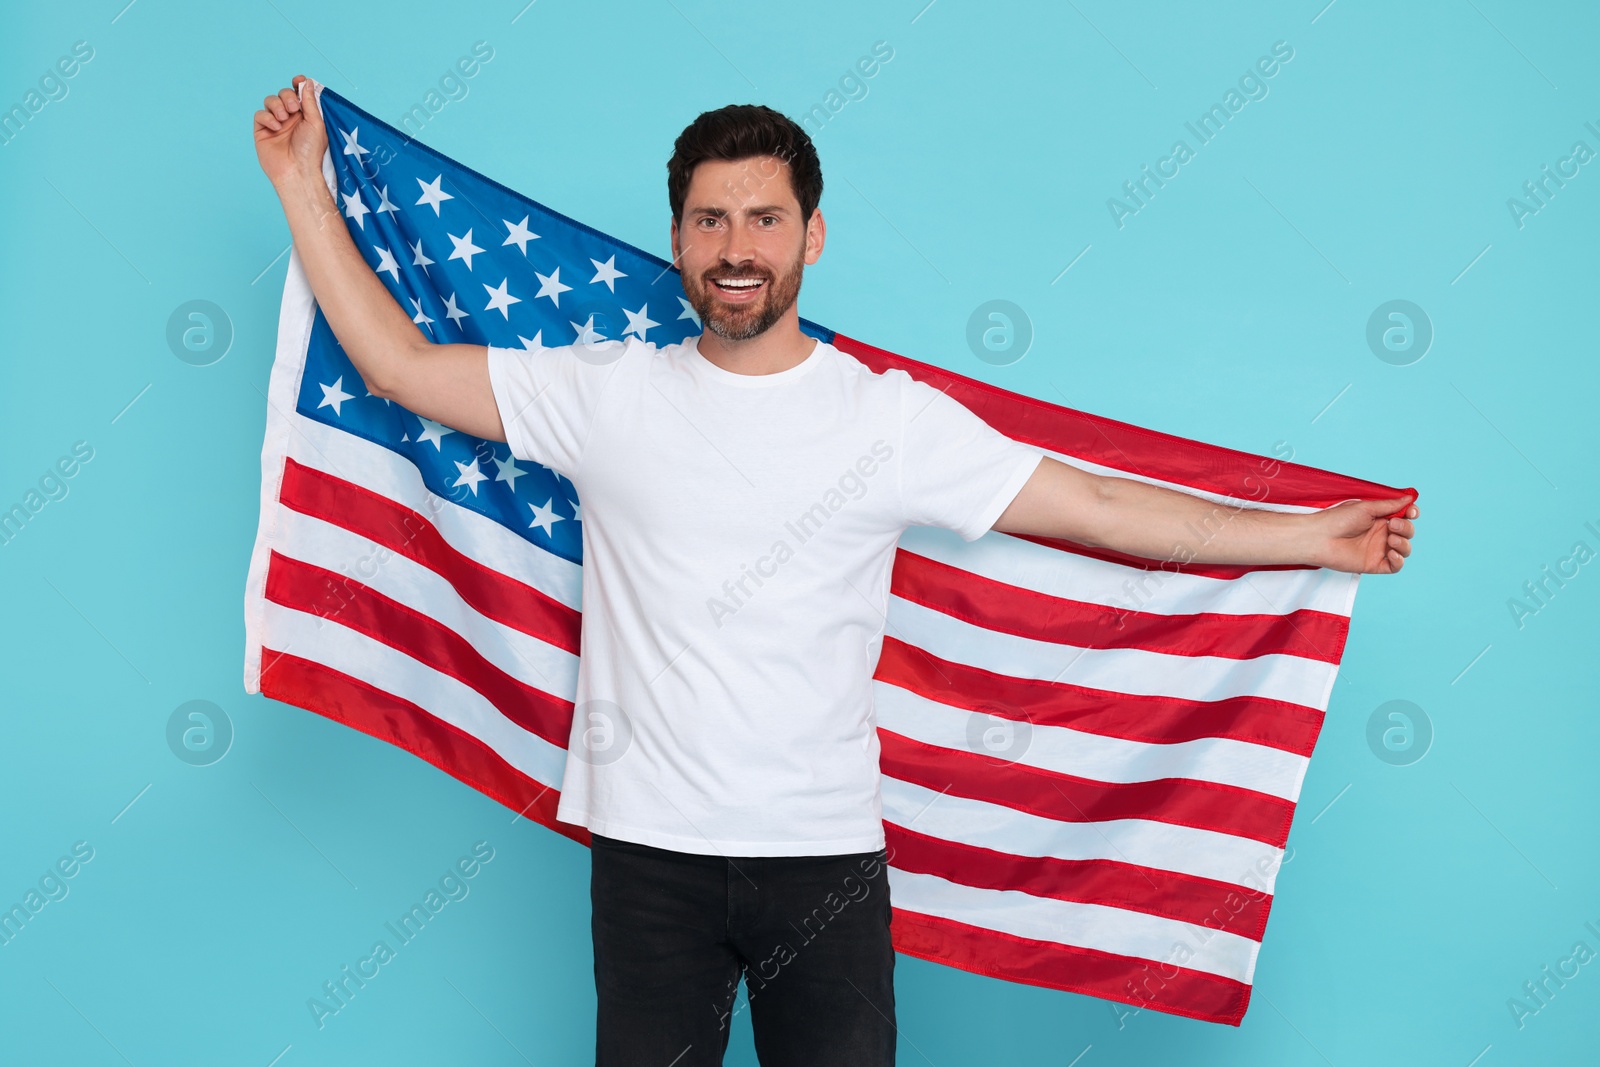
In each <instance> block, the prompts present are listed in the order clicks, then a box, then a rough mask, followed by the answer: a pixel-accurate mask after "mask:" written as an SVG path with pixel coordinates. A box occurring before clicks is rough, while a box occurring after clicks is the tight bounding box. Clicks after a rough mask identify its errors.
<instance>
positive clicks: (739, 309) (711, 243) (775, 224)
mask: <svg viewBox="0 0 1600 1067" xmlns="http://www.w3.org/2000/svg"><path fill="white" fill-rule="evenodd" d="M822 240H823V226H822V214H821V212H813V214H812V218H811V219H810V220H806V219H802V218H801V217H800V201H799V200H798V199H797V198H796V197H795V195H794V187H793V185H792V184H791V183H790V181H789V167H788V165H787V164H785V163H783V162H781V161H780V160H778V159H777V158H776V157H774V156H754V157H752V158H750V159H740V160H708V161H706V162H704V163H701V164H699V165H698V166H697V167H695V170H694V176H693V177H692V178H691V179H690V181H689V190H688V193H687V195H686V196H685V197H684V201H683V222H682V225H680V224H679V222H678V220H677V219H674V220H673V222H672V252H673V260H674V262H676V263H677V264H678V269H679V270H680V271H681V272H682V274H683V292H684V296H685V297H686V298H687V299H688V301H689V306H690V307H692V308H694V310H695V314H697V315H699V316H700V321H701V323H702V324H703V325H704V326H705V328H706V329H707V330H710V331H711V332H713V333H715V334H716V335H717V336H718V337H721V338H722V339H723V340H726V341H747V340H749V339H750V338H752V337H756V336H758V335H759V334H761V333H763V332H765V331H766V330H767V328H768V327H770V326H771V325H772V324H773V323H775V322H777V321H778V320H779V319H780V318H782V317H783V316H784V315H785V313H787V312H788V311H789V309H790V308H792V307H794V302H795V298H796V297H797V296H798V295H799V293H800V278H801V275H802V273H803V272H804V270H805V265H806V264H808V263H815V262H816V261H817V257H818V256H820V255H821V254H822Z"/></svg>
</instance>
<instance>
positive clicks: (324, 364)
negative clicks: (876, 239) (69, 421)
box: [297, 88, 832, 562]
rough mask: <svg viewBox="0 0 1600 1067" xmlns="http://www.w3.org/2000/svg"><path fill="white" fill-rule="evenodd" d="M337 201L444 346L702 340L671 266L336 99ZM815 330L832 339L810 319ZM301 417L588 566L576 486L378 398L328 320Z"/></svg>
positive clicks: (383, 275)
mask: <svg viewBox="0 0 1600 1067" xmlns="http://www.w3.org/2000/svg"><path fill="white" fill-rule="evenodd" d="M321 101H322V113H323V119H324V122H325V123H326V125H327V129H328V140H329V157H330V158H331V160H332V163H333V175H334V184H335V195H336V197H337V200H338V203H339V207H340V210H341V211H342V212H343V214H344V218H345V223H346V225H347V226H348V228H349V230H350V236H351V237H352V238H354V239H355V242H356V247H357V248H359V249H360V250H361V252H362V254H363V255H364V256H365V257H366V259H367V262H368V263H370V264H371V265H372V269H373V270H374V272H376V273H377V275H378V277H379V279H380V280H382V282H383V284H384V286H385V287H386V288H388V290H389V292H390V293H391V294H393V296H394V298H395V300H396V301H397V302H398V303H399V304H400V306H401V307H402V308H404V309H405V310H406V311H407V312H408V313H409V314H410V315H411V321H413V322H415V323H416V324H417V327H418V329H420V330H422V332H423V333H424V334H425V335H426V336H427V337H428V339H429V340H430V341H433V342H436V343H469V344H481V345H493V346H495V347H500V348H515V347H517V346H518V345H521V346H522V347H523V348H527V349H533V348H535V347H538V346H540V345H544V346H556V345H571V344H580V343H591V342H596V341H602V340H623V339H625V338H627V337H628V336H630V335H631V336H636V337H638V338H640V339H641V340H645V341H651V342H654V343H655V344H657V345H667V344H672V343H675V342H678V341H681V340H683V339H684V338H685V337H688V336H690V335H691V334H695V333H698V332H700V320H699V317H698V316H696V315H695V313H694V309H693V308H691V307H690V306H689V302H688V301H687V300H686V299H684V296H683V286H682V284H681V283H680V281H679V274H678V271H677V269H676V268H674V267H672V266H671V265H670V264H669V263H668V262H667V261H665V260H662V259H660V258H658V257H656V256H652V255H650V254H649V253H647V252H644V251H641V250H640V249H637V248H634V247H633V246H631V245H629V244H626V243H624V242H622V241H618V240H617V239H615V238H613V237H608V236H606V235H605V234H601V233H598V232H596V231H594V230H592V229H590V228H589V227H587V226H585V225H583V224H582V223H580V222H577V221H575V220H573V219H569V218H567V217H566V216H564V215H561V214H559V213H558V212H554V211H551V210H550V209H548V208H546V207H543V206H541V205H539V204H536V203H534V202H533V201H531V200H529V199H528V198H526V197H524V196H521V195H519V194H517V193H514V192H512V191H511V190H509V189H507V188H505V187H504V186H502V185H500V184H498V183H496V182H494V181H492V180H491V179H489V178H485V177H484V176H483V175H481V174H477V173H476V172H474V171H471V170H469V169H468V168H466V167H463V166H461V165H460V164H458V163H456V162H454V161H453V160H450V159H447V158H446V157H444V156H442V155H440V154H439V153H437V152H435V151H433V150H432V149H430V148H428V147H427V146H425V145H423V144H420V143H418V142H416V141H413V140H411V139H409V138H407V137H406V136H405V135H403V134H402V133H400V131H398V130H396V129H395V128H394V127H392V126H389V125H387V124H385V123H383V122H381V121H379V120H378V119H376V118H374V117H373V116H371V115H370V114H368V113H367V112H365V111H363V110H361V109H360V108H358V107H356V106H355V105H353V104H351V103H350V102H349V101H348V100H346V99H344V98H343V97H341V96H339V95H338V94H337V93H335V92H333V91H332V90H329V89H327V88H324V89H323V90H322V91H321ZM802 328H803V329H805V331H806V332H807V333H809V334H810V335H811V336H813V337H817V338H820V339H822V340H829V339H831V337H832V333H831V331H829V330H825V329H823V328H821V327H818V326H816V325H814V324H812V323H809V322H802ZM297 409H298V411H299V413H300V414H301V415H304V416H306V417H307V418H311V419H316V420H318V421H320V422H324V423H326V424H328V425H330V426H335V427H337V428H339V429H341V430H344V431H345V432H347V433H353V434H356V435H358V436H361V437H364V438H366V439H367V440H369V441H373V442H375V443H377V444H380V445H383V446H384V447H386V448H391V449H394V450H395V451H396V452H399V453H400V454H401V455H403V456H405V457H406V458H407V459H409V460H410V461H411V462H413V463H415V464H416V466H417V469H418V470H419V471H420V472H421V473H422V479H423V483H424V484H425V485H426V486H427V487H428V488H429V489H430V490H431V491H433V492H434V493H437V494H438V495H440V496H443V497H446V498H447V499H449V500H451V501H453V502H455V503H456V504H459V505H461V506H463V507H466V508H470V509H472V510H474V511H477V512H480V513H482V514H484V515H487V516H489V517H490V518H492V519H494V520H495V521H496V522H498V523H500V524H502V525H504V526H506V527H508V528H510V529H512V530H516V531H517V532H518V533H520V534H521V535H522V536H523V537H525V538H527V539H528V540H530V541H532V542H533V543H534V544H537V545H539V546H540V547H542V548H546V549H549V550H550V551H551V552H554V553H556V554H558V555H560V556H562V557H563V558H565V559H568V560H572V561H573V562H581V560H582V544H583V541H582V535H581V512H580V510H579V501H578V496H577V492H576V490H575V488H574V487H573V485H572V483H571V482H569V481H568V480H567V479H566V478H564V477H563V476H561V475H560V474H557V473H556V472H554V471H552V470H550V469H549V468H547V467H542V466H538V465H531V466H523V465H519V464H518V463H517V461H516V460H515V459H514V458H513V457H512V455H511V452H510V450H509V449H508V448H507V447H506V446H505V445H504V444H502V443H500V442H487V441H483V440H482V439H480V438H477V437H473V436H471V435H469V434H465V433H462V432H460V431H458V430H453V429H451V428H449V427H447V426H442V425H440V424H439V423H436V422H433V421H431V420H429V419H424V418H420V417H419V416H417V415H413V414H412V413H411V412H409V411H407V410H406V409H405V408H403V407H401V406H400V405H398V404H395V403H393V402H392V401H387V400H383V399H380V398H378V397H375V396H373V395H372V394H371V393H369V392H368V391H367V388H366V386H365V385H364V384H362V381H361V375H360V374H359V373H358V372H357V371H356V369H355V366H354V365H353V364H352V363H351V362H350V360H349V358H348V357H347V356H346V355H345V354H344V351H343V349H342V348H341V347H340V345H339V342H338V340H337V339H336V338H335V337H334V335H333V331H332V329H331V328H330V327H329V325H328V322H327V320H326V319H325V318H323V316H322V313H321V312H320V311H318V313H317V315H316V320H315V322H314V324H313V326H312V333H311V339H310V345H309V349H308V351H307V354H306V369H305V375H304V377H303V378H302V379H301V387H300V394H299V397H298V400H297Z"/></svg>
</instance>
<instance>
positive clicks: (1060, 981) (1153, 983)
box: [890, 890, 1250, 1026]
mask: <svg viewBox="0 0 1600 1067" xmlns="http://www.w3.org/2000/svg"><path fill="white" fill-rule="evenodd" d="M893 895H894V894H893V890H891V891H890V896H891V897H893ZM891 930H892V934H893V937H894V947H895V949H896V951H899V952H903V953H905V954H906V955H907V956H916V957H918V958H920V959H925V960H932V961H933V962H934V963H943V964H948V965H950V966H953V967H960V968H961V969H962V970H966V971H975V972H977V973H978V974H987V975H989V976H991V977H993V978H1004V979H1005V980H1007V981H1010V982H1025V983H1027V984H1028V985H1037V986H1045V987H1046V988H1049V989H1064V990H1066V991H1067V992H1069V993H1083V994H1085V995H1087V996H1091V997H1103V998H1104V999H1106V1000H1115V1001H1120V1002H1121V1003H1123V1004H1133V1005H1135V1006H1137V1007H1141V1008H1154V1009H1155V1010H1157V1011H1164V1012H1170V1013H1171V1014H1173V1015H1186V1016H1188V1017H1189V1018H1191V1019H1202V1020H1204V1021H1206V1022H1212V1023H1227V1024H1229V1025H1230V1026H1238V1025H1239V1022H1240V1020H1241V1019H1243V1018H1244V1011H1245V1008H1246V1007H1248V1006H1249V1004H1250V987H1249V986H1248V985H1246V984H1245V983H1243V982H1236V981H1234V980H1233V979H1231V978H1224V977H1222V976H1221V975H1217V974H1210V973H1207V972H1205V971H1196V970H1192V969H1190V968H1187V967H1179V966H1177V965H1176V964H1168V963H1166V962H1165V961H1157V960H1145V959H1140V958H1139V957H1137V956H1119V955H1117V954H1115V953H1111V952H1101V951H1099V950H1098V949H1092V948H1082V947H1080V946H1077V945H1061V944H1058V943H1056V942H1054V941H1035V940H1032V939H1031V938H1026V937H1017V936H1016V935H1015V934H1006V933H1001V932H999V931H998V930H985V929H983V928H982V927H978V926H969V925H968V924H966V923H962V922H956V921H955V920H953V919H945V918H942V917H939V916H936V915H923V914H921V913H919V912H914V911H905V910H903V909H901V908H895V909H894V918H893V921H892V926H891Z"/></svg>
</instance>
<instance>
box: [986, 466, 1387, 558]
mask: <svg viewBox="0 0 1600 1067" xmlns="http://www.w3.org/2000/svg"><path fill="white" fill-rule="evenodd" d="M1415 499H1416V496H1415V494H1412V495H1409V496H1398V497H1392V498H1389V499H1383V500H1350V501H1346V502H1344V503H1342V504H1338V505H1336V506H1334V507H1330V508H1324V509H1322V510H1320V511H1314V512H1309V513H1301V514H1294V513H1285V512H1277V511H1263V510H1261V509H1259V508H1251V507H1245V508H1236V507H1232V506H1230V505H1227V504H1218V503H1214V502H1212V501H1209V500H1204V499H1201V498H1200V497H1196V496H1191V495H1189V494H1188V493H1181V492H1178V491H1177V490H1173V489H1166V488H1163V487H1161V486H1156V485H1149V484H1147V483H1145V482H1140V481H1135V480H1133V479H1131V478H1116V477H1107V476H1104V475H1098V474H1091V473H1089V472H1087V471H1081V470H1079V469H1078V468H1076V467H1073V466H1070V465H1068V464H1066V463H1062V462H1060V461H1059V460H1055V459H1051V458H1050V457H1049V456H1046V457H1044V458H1043V460H1041V461H1040V463H1039V466H1038V469H1037V470H1035V471H1034V472H1033V476H1032V477H1031V478H1029V479H1028V481H1027V483H1026V484H1024V485H1023V487H1022V490H1021V491H1020V492H1019V493H1018V494H1017V496H1016V498H1015V499H1014V500H1012V502H1011V504H1010V505H1009V506H1008V507H1007V508H1006V510H1005V511H1003V512H1002V513H1001V514H1000V518H999V519H997V520H996V521H995V524H994V527H993V528H994V529H995V530H998V531H1000V532H1002V533H1020V534H1035V535H1038V536H1044V537H1060V538H1064V539H1066V540H1069V541H1075V542H1077V543H1079V544H1083V545H1090V546H1094V547H1099V548H1109V549H1112V550H1114V551H1117V552H1124V553H1127V554H1129V555H1133V556H1141V557H1143V558H1145V559H1153V560H1168V559H1171V560H1177V561H1178V562H1182V563H1242V564H1263V565H1265V564H1283V563H1289V564H1306V565H1310V566H1313V567H1329V568H1332V569H1333V570H1340V571H1350V572H1353V573H1358V574H1393V573H1394V572H1396V571H1398V570H1399V569H1400V568H1401V567H1402V566H1403V565H1404V564H1405V560H1406V557H1407V556H1409V555H1411V538H1412V536H1413V535H1414V533H1415V530H1416V528H1415V526H1414V525H1413V523H1412V522H1411V520H1412V519H1415V518H1416V517H1417V515H1418V514H1419V512H1418V509H1417V507H1416V505H1415V504H1413V503H1412V501H1414V500H1415Z"/></svg>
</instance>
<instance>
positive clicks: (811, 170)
mask: <svg viewBox="0 0 1600 1067" xmlns="http://www.w3.org/2000/svg"><path fill="white" fill-rule="evenodd" d="M752 156H776V157H777V158H778V159H780V160H782V161H783V162H785V163H787V164H788V165H789V181H790V184H791V185H792V187H793V189H794V196H795V199H796V200H798V201H800V223H801V225H802V226H803V225H805V223H807V222H809V221H810V220H811V213H812V212H813V211H815V210H816V207H817V203H818V201H820V200H821V199H822V163H821V161H820V160H819V159H818V158H817V149H816V146H815V145H813V144H812V143H811V137H810V135H809V134H807V133H806V131H805V130H803V129H801V128H800V126H799V124H798V123H796V122H794V121H793V120H792V119H790V118H788V117H787V116H785V115H783V114H781V113H780V112H777V111H774V110H772V109H771V108H770V107H767V106H765V105H763V104H729V105H728V106H727V107H722V108H718V109H717V110H715V111H703V112H701V113H700V115H699V116H698V117H696V118H695V120H694V121H693V122H691V123H689V125H688V126H686V127H684V130H683V132H682V133H680V134H679V135H678V139H677V141H676V142H674V143H673V146H672V158H671V159H669V160H667V200H668V201H669V202H670V203H671V204H672V217H673V218H674V219H677V220H678V221H679V222H680V223H681V222H682V221H683V201H684V197H686V196H687V195H688V194H689V179H690V178H692V177H693V176H694V168H695V167H697V166H699V165H700V164H701V163H704V162H705V161H706V160H711V159H714V160H727V161H733V160H740V159H749V158H751V157H752Z"/></svg>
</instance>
